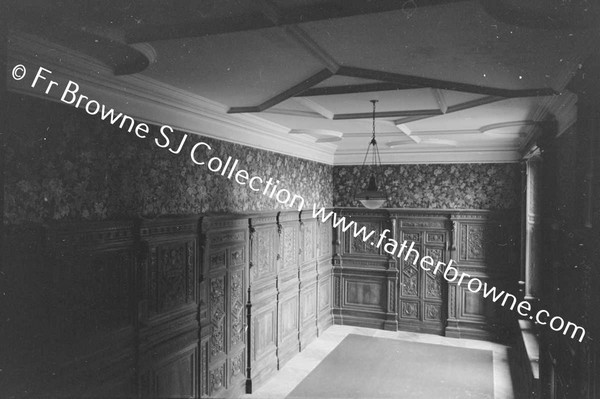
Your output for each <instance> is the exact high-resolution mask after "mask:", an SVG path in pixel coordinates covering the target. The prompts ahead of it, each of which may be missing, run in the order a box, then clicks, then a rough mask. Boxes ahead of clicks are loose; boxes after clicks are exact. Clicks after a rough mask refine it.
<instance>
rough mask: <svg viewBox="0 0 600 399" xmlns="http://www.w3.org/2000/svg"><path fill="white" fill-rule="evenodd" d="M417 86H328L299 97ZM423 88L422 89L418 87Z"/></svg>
mask: <svg viewBox="0 0 600 399" xmlns="http://www.w3.org/2000/svg"><path fill="white" fill-rule="evenodd" d="M415 88H417V87H415V86H408V85H405V84H400V83H387V82H378V83H365V84H356V85H347V86H326V87H313V88H311V89H308V90H305V91H303V92H302V93H300V94H297V97H311V96H329V95H335V94H355V93H366V92H371V91H391V90H410V89H415ZM418 88H422V87H418Z"/></svg>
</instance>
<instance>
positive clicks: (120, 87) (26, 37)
mask: <svg viewBox="0 0 600 399" xmlns="http://www.w3.org/2000/svg"><path fill="white" fill-rule="evenodd" d="M8 62H9V64H8V65H9V68H12V66H13V65H14V64H17V63H24V64H29V65H30V66H31V67H33V68H37V67H44V68H47V69H50V70H51V71H52V79H53V80H57V81H59V82H61V81H64V82H65V83H66V82H67V81H68V80H72V81H74V82H76V83H77V84H79V86H80V92H82V93H85V94H86V95H88V96H89V97H90V98H91V99H95V100H97V101H100V102H101V103H104V104H106V106H108V107H111V108H114V109H115V111H118V112H123V113H126V114H128V115H130V116H132V117H134V118H136V120H139V121H141V122H146V123H151V124H156V125H159V126H162V125H169V126H171V127H173V128H174V129H175V130H180V131H184V132H188V133H193V134H197V135H201V136H204V137H210V138H214V139H217V140H223V141H228V142H233V143H236V144H241V145H244V146H249V147H253V148H258V149H262V150H267V151H273V152H277V153H281V154H285V155H289V156H293V157H297V158H302V159H307V160H311V161H316V162H320V163H325V164H329V165H332V164H333V157H334V155H333V154H334V151H335V146H334V145H332V144H319V145H318V146H316V145H315V144H314V138H310V137H306V136H304V135H295V136H293V137H292V136H290V135H289V134H288V133H289V131H290V129H288V128H286V127H283V126H281V125H278V124H275V123H272V122H269V121H266V120H264V119H262V118H259V117H257V116H254V115H247V114H237V115H229V114H227V108H226V107H225V106H223V105H221V104H218V103H216V102H213V101H210V100H208V99H206V98H203V97H200V96H196V95H193V94H191V93H189V92H187V91H184V90H181V89H178V88H176V87H173V86H170V85H167V84H164V83H162V82H159V81H156V80H154V79H151V78H149V77H146V76H144V75H140V74H135V75H126V76H114V75H113V74H112V71H111V70H110V68H108V67H107V66H105V65H102V64H99V63H98V62H97V61H95V60H94V59H92V58H91V57H87V56H85V55H82V54H79V53H77V52H75V51H73V50H71V49H68V48H66V47H63V46H60V45H57V44H55V43H51V42H47V41H45V40H43V39H41V38H39V37H36V36H34V35H30V34H25V33H22V32H14V31H13V32H11V34H10V36H9V49H8ZM8 83H9V84H8V89H9V90H10V91H13V92H18V93H22V94H27V95H31V96H34V97H38V98H43V99H46V100H50V101H55V102H60V95H51V94H48V95H46V94H44V90H43V89H38V88H31V87H29V85H25V84H22V82H15V81H14V80H11V79H9V80H8ZM62 87H64V85H63V86H62Z"/></svg>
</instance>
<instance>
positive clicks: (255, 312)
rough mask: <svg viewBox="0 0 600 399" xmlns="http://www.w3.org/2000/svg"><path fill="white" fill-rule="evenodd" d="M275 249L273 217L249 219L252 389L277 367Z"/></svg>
mask: <svg viewBox="0 0 600 399" xmlns="http://www.w3.org/2000/svg"><path fill="white" fill-rule="evenodd" d="M278 248H279V234H278V229H277V223H276V219H275V217H271V216H268V217H259V218H256V219H250V288H251V294H250V296H251V298H250V299H251V303H252V313H251V315H252V322H251V332H250V336H251V342H250V343H249V351H250V357H251V379H252V380H251V382H252V386H253V387H254V388H255V387H257V386H259V385H260V384H261V383H262V382H263V381H264V380H265V379H266V378H268V377H269V376H270V375H272V373H274V372H275V371H276V370H277V361H278V359H277V349H278V348H277V344H278V342H277V319H278V318H277V298H278V294H277V264H278V263H279V260H278Z"/></svg>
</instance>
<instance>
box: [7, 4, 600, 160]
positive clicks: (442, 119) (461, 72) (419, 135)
mask: <svg viewBox="0 0 600 399" xmlns="http://www.w3.org/2000/svg"><path fill="white" fill-rule="evenodd" d="M200 3H202V4H204V5H203V6H199V5H195V4H196V3H190V4H192V7H190V8H188V9H178V8H177V7H175V6H173V8H174V9H173V8H169V7H167V5H168V4H171V3H169V2H165V1H159V2H158V3H157V4H158V5H159V7H156V9H154V10H153V11H148V9H145V8H142V9H138V10H130V9H126V8H123V9H118V8H116V9H113V10H110V12H104V13H102V12H100V11H98V10H95V14H93V13H90V15H89V16H87V19H86V15H84V16H83V17H82V16H81V15H71V14H67V15H68V16H65V17H63V19H62V23H63V24H66V23H67V22H68V23H70V24H73V23H75V21H80V22H79V24H80V25H82V28H80V29H83V30H84V31H86V32H94V34H102V35H104V36H103V37H110V38H111V40H114V41H117V42H119V43H120V42H123V43H125V44H128V45H129V44H133V43H127V42H132V41H137V40H143V39H131V38H136V37H138V36H139V37H142V38H144V32H145V34H146V37H147V38H149V39H152V40H148V41H147V42H146V43H145V44H144V46H143V47H139V44H138V45H135V46H137V48H138V49H142V50H143V52H144V54H146V55H147V56H148V58H149V59H150V64H149V65H148V66H147V67H146V68H145V69H143V70H142V71H141V72H140V73H138V74H136V75H137V76H139V77H141V78H143V81H144V82H154V83H156V84H157V86H160V87H163V88H164V87H171V88H173V89H174V90H177V91H180V92H185V93H188V94H189V95H190V96H194V97H196V98H205V99H207V100H210V102H211V103H216V104H217V105H220V106H221V109H222V111H221V112H222V113H223V114H227V113H229V116H231V117H232V118H236V117H243V116H244V115H240V113H242V114H243V113H244V112H243V111H250V112H245V113H247V114H249V115H250V116H252V118H253V119H254V120H255V118H259V119H261V120H263V121H265V123H266V124H268V125H269V126H271V127H273V128H274V129H275V130H276V131H277V132H278V133H277V134H279V135H281V136H282V138H284V139H286V140H289V141H290V142H291V141H294V140H298V139H300V138H301V140H303V141H304V142H308V143H311V144H310V145H311V146H312V148H314V149H315V151H321V150H323V149H326V151H329V152H331V153H332V154H333V163H335V164H352V163H360V162H362V159H363V156H364V152H365V150H366V147H367V144H368V143H369V140H370V137H371V134H372V132H371V129H372V121H371V119H370V114H371V111H372V105H371V103H370V100H373V99H376V100H378V103H377V112H378V116H377V121H376V132H377V137H378V142H379V147H380V151H381V152H382V159H383V161H384V162H386V163H387V162H389V163H403V162H407V163H414V162H419V163H427V162H482V161H495V162H511V161H516V160H517V159H518V158H519V157H520V153H519V151H520V150H522V148H523V146H524V144H525V143H526V141H527V139H528V137H529V135H530V134H531V132H532V131H533V128H534V126H535V122H539V121H540V120H542V119H543V118H545V117H546V116H547V115H546V114H547V111H549V110H550V111H552V110H551V108H552V104H560V103H561V102H560V101H557V99H558V98H560V97H561V96H560V94H561V93H562V94H565V95H568V91H567V90H566V89H565V87H566V85H567V83H568V81H569V79H570V77H571V76H572V75H573V74H574V73H575V71H576V70H577V68H578V67H579V65H580V63H582V62H583V61H584V60H585V58H586V57H587V56H588V55H589V54H590V53H591V52H592V51H593V50H595V47H594V46H596V45H597V43H598V39H599V35H598V30H597V25H595V24H591V25H589V24H588V26H591V27H592V28H589V27H588V28H586V27H585V26H577V24H573V23H571V24H568V25H567V26H566V27H562V29H548V28H546V27H543V28H531V27H524V26H523V25H527V24H526V23H525V24H521V26H517V25H514V24H513V25H511V24H508V23H505V22H502V21H501V20H498V19H496V15H495V14H494V13H491V12H489V10H488V9H487V8H485V7H484V6H483V5H482V4H483V3H482V2H479V1H457V2H444V1H438V3H448V4H440V5H429V4H425V3H435V1H433V2H431V1H430V2H423V1H421V2H420V1H418V0H410V1H407V2H404V4H405V5H406V6H405V7H404V8H398V7H395V8H396V9H391V10H389V11H385V12H375V13H368V12H366V11H365V13H364V14H360V15H352V16H348V17H335V18H328V19H324V20H310V19H311V18H307V19H308V20H309V22H297V23H284V22H281V21H286V18H288V17H289V15H290V13H292V14H293V15H296V16H298V15H301V14H298V12H297V9H296V8H297V7H306V9H309V10H311V9H317V7H319V6H320V5H321V6H322V5H323V4H324V3H328V2H327V0H311V1H308V0H306V1H301V0H297V1H287V2H285V1H274V2H269V1H257V2H255V3H248V2H242V1H234V0H228V1H223V2H218V3H217V2H211V1H207V2H204V1H203V2H200ZM353 3H356V2H353ZM388 3H389V2H388ZM505 3H506V5H507V6H511V7H516V5H515V4H517V3H514V2H512V1H505ZM548 3H556V2H553V1H550V0H549V1H548V2H544V1H543V0H536V1H535V2H533V3H531V4H533V5H535V6H539V7H538V8H539V9H541V10H544V6H546V5H547V4H548ZM340 4H343V3H340ZM347 4H350V3H347ZM420 4H424V5H423V6H422V7H420ZM160 5H162V6H163V7H162V8H161V7H160ZM38 6H39V5H38ZM295 7H296V8H295ZM365 7H366V8H368V6H365ZM532 7H533V6H532ZM391 8H394V7H391ZM42 9H43V7H42ZM552 10H554V12H556V7H555V8H554V9H552ZM102 11H105V10H102ZM526 11H527V10H526ZM536 11H538V9H536ZM46 12H50V11H48V10H46ZM136 12H137V14H136ZM161 13H162V15H163V18H161ZM257 13H258V15H259V16H261V17H262V18H263V19H265V18H266V19H267V20H269V21H274V23H275V24H276V25H279V26H274V27H262V28H261V27H256V26H254V27H253V26H250V27H247V29H246V30H243V31H232V32H228V30H233V28H231V29H230V28H229V25H228V21H230V20H227V19H223V18H233V19H232V21H234V22H236V23H237V22H239V21H243V20H244V19H247V20H248V21H250V22H248V24H250V25H252V24H251V22H252V21H254V20H255V16H256V15H257ZM294 13H295V14H294ZM307 15H310V13H308V14H307ZM492 15H494V16H492ZM552 15H554V14H552ZM586 15H587V14H586ZM288 19H289V18H288ZM313 19H314V18H313ZM257 20H259V19H257ZM45 21H46V23H47V24H48V26H49V27H48V29H49V30H50V32H53V28H54V26H55V25H54V24H59V23H61V22H60V21H58V22H57V21H50V20H49V19H46V20H45ZM65 21H66V22H65ZM567 22H568V21H567ZM201 23H205V24H207V26H209V27H210V29H212V30H210V32H209V33H206V32H203V33H201V34H200V33H197V32H196V33H191V34H179V33H177V32H178V31H177V30H176V29H174V28H173V29H172V27H173V26H175V27H176V28H178V29H180V30H181V29H183V28H182V26H183V27H184V28H185V29H183V31H184V32H188V30H186V29H187V27H188V25H189V26H192V27H193V28H194V27H195V28H197V25H194V24H201ZM160 24H163V25H160ZM139 26H141V28H139V29H138V27H139ZM153 26H156V30H154V31H153V30H152V29H149V28H152V27H153ZM161 26H162V28H161V29H159V28H160V27H161ZM232 26H233V25H232ZM195 28H194V29H195ZM584 28H585V29H584ZM19 29H23V30H25V31H27V28H23V27H19ZM136 29H138V30H136ZM206 29H207V30H208V29H209V28H206ZM192 30H193V29H192ZM148 32H150V33H148ZM173 32H176V33H173ZM34 33H36V32H34ZM136 34H137V35H138V36H136ZM153 35H154V36H155V37H154V38H152V37H153ZM161 35H162V36H161ZM48 37H49V38H50V39H49V40H52V39H53V35H52V33H51V34H50V35H49V36H48ZM128 37H129V38H130V39H128ZM163 38H165V40H160V39H163ZM70 44H71V42H70V41H69V40H65V39H62V42H61V45H63V46H66V47H67V48H68V47H69V46H70ZM77 45H78V44H77V43H75V42H73V45H72V46H71V47H75V49H76V50H77ZM307 81H308V82H307ZM369 85H370V86H369ZM332 88H333V89H332ZM328 89H329V93H324V91H327V90H328ZM497 89H498V90H497ZM319 90H320V91H319ZM365 90H367V91H365ZM552 91H554V92H555V94H553V95H543V94H549V93H551V92H552ZM332 93H333V94H332ZM335 93H337V94H335ZM139 112H141V113H142V114H143V113H144V112H143V110H142V111H139ZM148 112H151V111H150V110H148ZM138 116H139V117H141V118H143V117H144V115H138ZM148 118H150V115H148ZM223 138H224V139H230V137H223ZM271 138H272V137H271V135H268V136H265V138H264V140H261V139H260V137H259V138H258V140H256V141H255V145H256V146H257V147H264V148H269V146H268V144H265V142H268V141H269V140H271ZM309 148H310V147H309ZM270 149H272V148H270ZM284 152H285V151H284ZM298 155H300V156H306V157H307V158H311V157H310V156H307V155H306V154H298Z"/></svg>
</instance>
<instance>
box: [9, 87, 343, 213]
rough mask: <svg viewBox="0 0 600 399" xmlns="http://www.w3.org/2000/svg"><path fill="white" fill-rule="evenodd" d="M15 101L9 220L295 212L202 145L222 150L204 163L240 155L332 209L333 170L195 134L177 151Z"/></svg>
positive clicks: (57, 108)
mask: <svg viewBox="0 0 600 399" xmlns="http://www.w3.org/2000/svg"><path fill="white" fill-rule="evenodd" d="M9 104H10V105H9V107H10V109H9V115H10V118H9V134H8V138H7V146H6V149H5V154H6V157H5V162H6V164H5V171H6V174H5V188H4V190H5V191H4V194H5V212H4V219H3V222H4V223H5V224H19V223H27V222H33V223H40V222H45V221H49V220H65V221H70V220H73V221H74V220H104V219H114V218H120V217H132V216H144V217H155V216H158V215H175V214H197V213H244V212H254V211H265V210H275V209H290V208H287V207H286V206H285V205H283V204H280V203H279V202H277V201H276V200H275V199H274V198H269V197H268V196H267V195H263V194H262V192H255V191H252V190H250V189H249V188H248V186H247V185H240V184H238V183H237V182H235V181H234V180H228V179H226V178H225V177H223V176H221V175H220V174H218V173H214V172H211V171H209V170H208V169H207V166H206V165H202V166H201V165H196V164H194V163H193V162H192V160H191V158H190V152H191V149H192V147H193V144H194V143H197V142H199V141H204V142H206V143H208V144H209V145H211V147H212V150H213V151H212V152H211V153H210V155H209V156H207V155H206V152H203V153H200V151H199V152H198V154H202V155H203V160H204V159H205V160H208V158H209V157H211V156H218V157H220V158H221V159H223V161H224V162H225V160H226V159H227V157H228V156H231V157H232V158H233V159H239V161H240V163H239V165H240V166H239V167H238V169H241V168H243V169H246V170H247V171H248V173H249V175H250V176H252V175H256V176H260V177H262V178H264V179H268V178H269V177H272V178H273V180H276V179H278V180H280V184H279V188H285V189H287V190H289V191H290V192H291V193H293V194H298V195H300V196H302V197H303V198H304V199H305V207H310V208H312V205H313V204H317V205H319V206H331V205H332V197H333V194H332V187H333V186H332V176H331V173H332V167H331V166H328V165H324V164H320V163H317V162H311V161H307V160H302V159H298V158H294V157H290V156H286V155H281V154H277V153H273V152H269V151H263V150H258V149H254V148H249V147H245V146H242V145H237V144H233V143H228V142H222V141H217V140H212V139H205V138H200V137H198V136H194V135H190V136H189V137H188V139H187V141H186V142H185V144H184V147H183V149H182V151H181V152H180V153H179V154H173V153H171V152H169V151H168V149H167V148H160V147H158V146H157V145H156V144H155V143H154V140H153V139H140V138H137V137H136V136H135V133H133V132H132V133H129V132H127V131H126V130H122V129H119V128H118V127H113V126H112V125H110V123H107V122H104V121H102V120H100V119H99V118H96V117H92V116H89V115H87V114H86V113H85V112H82V111H80V110H76V109H73V108H70V107H67V106H64V105H61V104H55V103H50V102H47V101H42V100H38V99H33V98H29V97H25V96H17V95H13V94H11V98H10V99H9ZM156 131H158V128H156ZM183 135H184V134H183V133H177V132H176V133H174V134H172V135H171V136H172V137H173V138H174V140H181V139H182V137H183ZM157 136H158V134H157ZM173 147H174V146H173Z"/></svg>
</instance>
